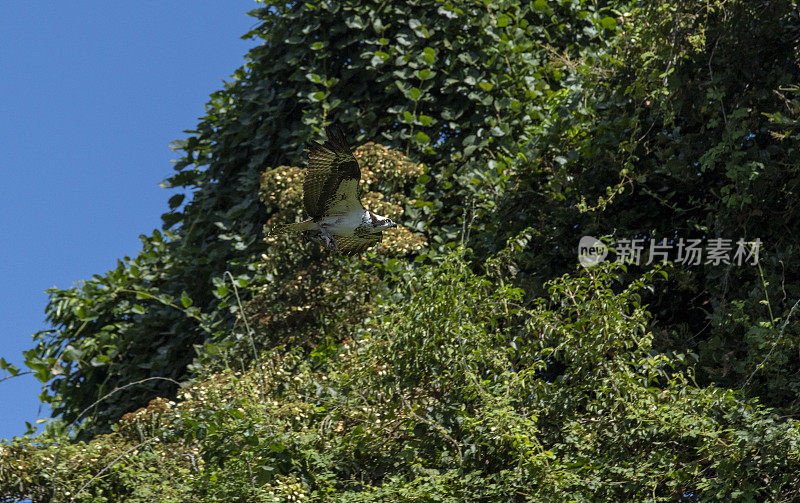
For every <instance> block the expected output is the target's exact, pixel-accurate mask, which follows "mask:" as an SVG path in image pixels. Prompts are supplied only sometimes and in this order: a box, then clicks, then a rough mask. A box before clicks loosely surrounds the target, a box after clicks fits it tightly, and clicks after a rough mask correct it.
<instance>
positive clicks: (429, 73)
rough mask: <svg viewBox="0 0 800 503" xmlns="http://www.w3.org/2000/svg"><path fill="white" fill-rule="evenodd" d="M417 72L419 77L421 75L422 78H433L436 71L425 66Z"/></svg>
mask: <svg viewBox="0 0 800 503" xmlns="http://www.w3.org/2000/svg"><path fill="white" fill-rule="evenodd" d="M415 73H416V74H417V77H419V78H420V79H422V80H428V79H432V78H433V75H434V73H433V72H432V71H430V70H428V69H427V68H423V69H422V70H419V71H417V72H415Z"/></svg>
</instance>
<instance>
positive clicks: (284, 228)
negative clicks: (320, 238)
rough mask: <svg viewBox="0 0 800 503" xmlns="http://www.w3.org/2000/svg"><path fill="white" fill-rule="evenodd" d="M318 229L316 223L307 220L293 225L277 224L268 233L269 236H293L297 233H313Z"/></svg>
mask: <svg viewBox="0 0 800 503" xmlns="http://www.w3.org/2000/svg"><path fill="white" fill-rule="evenodd" d="M318 229H319V225H317V223H316V222H314V221H313V220H311V219H309V220H305V221H303V222H298V223H295V224H278V225H276V226H275V227H273V228H272V229H271V230H270V231H269V235H270V236H275V235H278V234H295V233H298V232H303V231H314V230H318Z"/></svg>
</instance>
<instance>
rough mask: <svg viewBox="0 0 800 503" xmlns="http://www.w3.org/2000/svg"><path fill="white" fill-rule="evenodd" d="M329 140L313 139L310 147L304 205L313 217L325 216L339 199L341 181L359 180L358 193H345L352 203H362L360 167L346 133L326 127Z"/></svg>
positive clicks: (304, 188) (356, 185) (335, 128)
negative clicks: (359, 192) (359, 189)
mask: <svg viewBox="0 0 800 503" xmlns="http://www.w3.org/2000/svg"><path fill="white" fill-rule="evenodd" d="M325 133H326V134H327V136H328V141H326V142H325V143H324V144H323V145H320V144H319V143H317V142H311V143H310V144H309V149H308V172H307V173H306V179H305V182H304V183H303V205H304V206H305V208H306V212H307V213H308V214H309V216H310V217H311V218H320V217H323V216H325V214H326V211H327V210H328V209H329V208H330V206H331V205H332V204H334V203H335V202H337V201H339V200H341V195H340V197H339V198H337V190H338V189H339V184H341V183H342V181H344V180H353V179H355V180H356V183H355V187H356V191H355V192H356V193H355V194H345V196H346V197H347V199H351V200H352V201H349V204H359V205H360V204H361V203H360V198H359V195H358V180H360V179H361V169H360V168H359V167H358V162H357V161H356V158H355V157H354V156H353V154H352V152H351V151H350V145H348V143H347V139H345V137H344V133H343V132H342V130H341V129H340V128H338V127H328V128H326V129H325Z"/></svg>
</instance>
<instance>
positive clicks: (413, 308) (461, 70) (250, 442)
mask: <svg viewBox="0 0 800 503" xmlns="http://www.w3.org/2000/svg"><path fill="white" fill-rule="evenodd" d="M264 3H265V6H264V7H263V8H260V9H257V10H256V11H254V12H253V14H254V15H255V16H257V17H258V18H259V19H260V24H259V25H258V26H257V27H256V28H255V29H254V30H253V31H252V32H251V33H250V34H249V36H257V37H261V38H262V39H263V40H264V43H263V44H262V45H260V46H259V47H257V48H255V49H253V50H252V51H251V52H250V54H249V55H248V64H247V65H246V66H245V67H244V68H242V69H240V70H237V71H236V72H235V74H234V80H233V81H232V82H230V83H228V84H226V86H225V88H224V89H223V90H221V91H219V92H217V93H214V94H213V95H212V98H211V101H210V103H209V104H208V107H207V116H206V117H204V118H203V119H202V121H201V122H200V124H199V125H198V126H197V128H196V129H195V130H194V131H192V134H193V136H192V137H190V138H189V139H188V140H186V141H183V142H177V143H176V148H177V149H179V150H181V151H182V154H181V155H182V158H181V159H180V160H179V161H178V162H177V164H176V166H175V168H176V173H175V174H174V175H173V176H172V177H170V178H169V179H168V180H167V181H166V182H165V186H168V187H175V188H180V189H184V190H185V191H187V192H188V191H191V192H192V193H193V196H192V198H191V200H189V201H188V202H184V199H183V197H182V196H181V195H176V196H173V197H172V198H171V199H170V200H169V205H170V212H169V213H167V214H165V215H164V222H165V229H164V231H163V232H161V231H156V232H154V234H153V235H152V236H143V237H142V240H143V243H144V246H143V250H142V252H141V253H140V254H139V255H138V256H137V257H135V258H127V257H126V258H125V259H124V260H122V261H120V263H119V265H118V267H117V268H116V269H115V270H114V271H110V272H109V273H107V274H105V275H102V276H100V275H98V276H94V277H93V278H92V279H91V280H88V281H86V282H84V283H82V284H81V285H79V286H77V287H75V288H72V289H68V290H53V291H51V302H50V304H49V306H48V310H47V313H48V319H49V320H50V321H51V322H52V323H53V326H54V329H53V330H52V331H48V332H43V333H40V334H37V336H36V337H37V346H36V347H34V348H33V349H31V350H30V351H28V352H27V353H26V359H27V365H28V366H29V367H30V368H31V372H33V373H35V374H36V376H37V377H38V378H39V379H40V380H42V381H43V382H46V383H48V393H47V394H46V395H45V396H44V399H45V400H48V401H50V402H51V403H52V404H53V405H54V410H55V412H56V413H57V414H60V415H61V421H56V422H53V423H52V424H51V425H49V427H48V429H47V430H46V433H45V435H44V436H43V437H42V438H41V442H40V444H36V445H34V443H32V442H31V441H30V439H27V438H23V439H17V440H14V441H12V442H11V443H9V444H8V445H6V446H4V447H3V449H4V450H3V454H2V456H0V481H1V482H0V487H1V488H2V490H3V491H5V492H6V493H7V494H10V495H11V496H9V497H17V496H19V497H22V496H23V495H28V496H35V497H36V498H38V499H39V500H42V501H45V500H46V501H49V500H52V501H66V500H67V496H65V495H66V491H69V492H70V493H71V494H75V493H77V492H79V491H81V488H83V491H82V493H81V497H84V498H86V499H87V500H90V499H91V498H98V499H100V498H103V497H108V498H109V500H114V498H117V499H118V500H119V499H125V500H126V501H137V498H138V499H141V500H145V499H147V500H148V501H151V500H152V499H153V498H159V497H160V498H167V499H168V498H174V499H176V500H181V501H231V500H233V501H274V500H276V499H277V500H278V501H282V500H283V501H297V500H301V499H306V498H308V499H312V500H318V501H330V500H339V501H378V500H380V501H385V500H390V501H439V500H441V501H507V500H514V501H518V500H531V501H562V500H563V501H675V500H683V501H695V500H699V501H730V500H741V501H763V500H785V501H790V500H795V499H798V498H800V496H798V494H797V488H798V487H800V484H798V480H797V473H798V472H800V466H798V463H800V455H799V454H798V453H800V448H799V447H798V439H799V435H800V429H799V428H798V423H797V422H796V421H795V420H794V419H791V418H793V417H796V415H797V410H798V402H797V389H798V388H800V372H799V371H800V367H798V365H800V363H798V359H797V358H792V355H794V354H796V348H797V346H798V344H800V332H798V329H797V327H798V325H797V323H796V321H797V317H798V316H800V313H798V312H797V311H798V309H797V308H798V306H800V301H798V300H797V299H798V298H800V289H798V285H800V281H798V280H800V277H799V276H798V271H800V263H798V256H800V253H798V252H800V250H799V249H798V240H797V239H796V234H797V229H796V225H794V222H797V221H798V219H799V218H798V217H800V214H798V211H799V210H800V206H798V204H797V198H796V197H795V196H796V192H797V188H798V183H799V181H800V178H798V168H797V166H798V162H797V161H798V155H797V154H798V147H797V146H798V141H800V134H798V124H800V122H799V121H798V119H799V115H800V92H799V91H800V87H798V86H800V75H798V73H800V60H798V57H799V56H798V54H800V53H798V52H797V50H796V49H797V32H798V30H800V9H798V7H797V5H795V4H796V3H795V2H792V1H791V0H768V1H766V2H750V1H746V0H725V1H722V0H719V1H711V2H708V1H705V0H703V1H700V0H693V1H686V2H673V1H668V0H664V1H659V2H644V3H642V2H623V1H614V2H602V3H601V4H597V3H593V2H584V1H578V0H575V1H545V0H536V1H533V2H522V3H520V2H506V1H501V2H465V1H460V0H457V1H433V0H432V1H427V0H422V1H414V2H373V1H368V0H359V1H358V2H350V3H346V4H341V3H336V2H327V1H322V0H320V1H312V2H307V3H300V4H294V3H288V4H287V3H279V2H264ZM732 27H733V28H732ZM334 122H335V123H338V124H341V125H342V126H343V127H344V128H345V129H346V130H349V131H348V132H349V133H350V137H351V139H352V141H353V143H354V145H361V146H360V147H359V149H358V150H357V155H358V156H360V157H361V163H362V166H363V167H364V170H363V173H362V174H363V177H362V187H363V188H364V189H365V197H364V200H365V204H366V205H367V206H368V207H370V208H373V209H376V210H377V211H378V212H379V213H382V214H389V215H391V216H393V217H395V220H397V221H399V222H401V223H402V224H403V226H402V227H401V228H400V229H398V231H397V233H395V234H392V235H389V236H387V238H386V240H385V242H384V243H382V244H381V245H380V247H376V249H375V250H374V251H373V252H370V253H367V254H366V255H365V256H364V257H356V258H353V257H350V258H347V257H338V256H332V255H328V254H323V253H321V252H320V250H319V248H318V247H316V246H315V245H312V244H309V243H306V242H304V241H302V240H301V239H300V238H299V237H296V236H295V237H286V236H283V237H278V238H275V237H273V238H269V237H266V238H265V232H264V230H265V228H269V227H271V226H273V225H275V224H278V223H284V222H290V221H296V220H298V219H300V218H303V216H302V211H301V204H300V193H301V190H300V189H301V183H302V172H301V169H300V168H299V167H297V166H298V165H300V164H301V162H300V161H301V150H302V148H303V146H304V145H305V144H306V143H307V142H308V141H309V140H311V139H320V137H321V131H322V128H323V127H324V126H326V125H328V124H331V123H334ZM369 140H374V141H376V142H377V141H379V142H380V143H384V144H386V145H387V146H388V147H391V148H394V149H396V150H388V149H386V148H384V147H382V146H380V145H378V144H377V143H373V142H372V141H369ZM365 142H366V143H365ZM364 143H365V144H364ZM362 144H363V145H362ZM262 203H263V204H262ZM264 224H266V227H264ZM583 235H594V236H610V237H611V238H616V239H620V238H622V239H624V238H636V237H641V238H643V239H644V240H645V241H644V245H645V248H647V246H648V245H649V243H650V242H655V241H659V240H660V239H662V238H669V239H679V238H703V239H705V240H706V242H707V240H708V239H712V238H730V239H733V240H734V241H735V240H736V239H738V238H744V239H746V240H748V241H752V240H754V239H756V238H759V239H760V240H761V241H762V242H763V244H764V249H762V252H761V256H760V259H759V261H758V264H757V265H743V266H737V265H730V264H722V265H713V264H702V265H700V266H696V267H680V266H673V265H667V266H665V267H664V268H663V269H654V270H650V269H646V268H644V267H634V266H631V267H630V268H629V269H626V268H624V267H617V266H613V265H608V264H606V265H603V266H599V267H597V268H594V269H592V270H589V271H581V272H580V273H577V274H576V273H575V267H576V266H575V261H576V253H575V244H576V243H577V241H578V239H579V238H580V237H581V236H583ZM459 245H462V247H460V246H459ZM226 271H230V273H231V274H230V276H228V275H227V274H225V272H226ZM662 276H663V277H662ZM240 300H244V305H241V304H240V302H239V301H240ZM195 350H196V351H197V354H195ZM0 367H1V368H2V369H3V370H5V371H6V372H8V373H10V374H11V376H14V375H19V374H20V371H19V369H17V368H15V367H13V366H11V365H9V364H7V363H6V362H5V361H4V360H0ZM234 369H236V370H234ZM187 370H188V371H190V372H192V373H193V375H194V376H196V377H197V378H198V379H199V380H200V381H202V382H199V383H197V384H195V385H194V386H191V387H188V388H186V389H184V390H182V393H181V396H180V402H179V403H177V404H175V406H174V407H173V406H172V405H170V406H168V407H167V406H165V405H164V403H168V402H166V401H164V400H162V401H159V400H156V401H154V402H151V405H150V406H149V407H148V408H147V409H142V410H140V411H139V412H137V413H135V414H132V415H128V416H124V417H123V414H124V413H126V412H130V411H131V410H134V409H135V408H136V407H137V406H141V405H143V404H145V403H147V402H148V400H150V399H152V398H154V397H157V396H164V397H166V398H167V399H168V398H172V397H174V396H175V392H176V387H177V386H176V383H174V382H172V381H171V379H180V378H183V377H186V373H187ZM212 371H217V372H218V373H217V374H213V375H211V374H210V373H211V372H212ZM204 379H205V380H204ZM203 380H204V381H203ZM120 417H123V418H122V420H120V421H117V420H118V419H119V418H120ZM87 419H88V420H87ZM80 421H84V425H83V427H84V429H83V430H82V433H81V435H82V437H83V438H86V439H88V438H90V437H91V436H92V435H95V434H96V433H97V432H101V431H107V430H109V429H111V428H112V427H113V428H114V430H115V432H114V433H113V434H110V435H108V436H98V437H96V438H95V439H94V440H92V441H91V442H90V443H88V444H80V443H69V442H68V441H66V439H67V438H69V437H67V436H66V433H65V430H68V428H67V425H69V424H71V423H73V422H80ZM156 438H158V439H159V441H158V442H156V441H155V440H153V439H156ZM143 442H145V443H144V444H142V448H141V449H139V448H138V447H137V448H136V449H135V450H136V452H135V453H133V451H130V452H128V450H129V449H131V447H133V446H136V445H138V444H140V443H143ZM162 442H163V443H162ZM84 445H86V446H98V448H100V449H101V450H102V449H108V456H107V457H103V458H102V459H101V458H97V459H95V457H96V456H95V457H90V458H88V459H86V458H85V457H82V455H80V454H78V452H79V451H78V450H77V449H82V448H84ZM76 446H77V447H76ZM85 448H86V449H89V447H85ZM93 448H94V447H93ZM62 452H63V453H66V454H68V455H70V456H72V458H70V461H69V462H67V459H66V458H61V457H60V456H61V454H62ZM80 452H82V451H80ZM87 452H90V451H88V450H87ZM91 452H94V451H91ZM104 452H105V451H104ZM132 453H133V454H132ZM17 458H20V459H24V462H23V463H22V464H20V463H17V464H15V462H16V460H17ZM109 458H111V459H109ZM117 458H119V459H117ZM114 460H116V461H114ZM112 461H113V462H112ZM20 466H21V468H20ZM109 466H118V467H119V468H116V469H113V470H112V468H108V469H106V470H104V468H105V467H109ZM162 466H163V467H168V469H167V470H166V471H164V469H163V468H161V467H162ZM151 469H153V470H156V471H158V470H161V472H163V473H170V474H176V475H175V477H174V478H172V479H168V478H163V477H162V478H161V479H157V478H155V477H150V476H149V475H147V476H145V474H144V472H145V471H149V470H151ZM6 481H8V482H6ZM2 484H5V485H2ZM137 491H138V492H137ZM159 491H160V492H159ZM6 493H0V494H3V495H5V494H6ZM107 495H110V496H107ZM59 498H60V499H59Z"/></svg>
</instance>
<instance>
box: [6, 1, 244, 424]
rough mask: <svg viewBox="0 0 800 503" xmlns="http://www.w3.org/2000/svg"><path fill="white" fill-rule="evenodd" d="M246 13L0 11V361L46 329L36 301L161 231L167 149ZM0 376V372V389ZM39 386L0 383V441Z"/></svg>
mask: <svg viewBox="0 0 800 503" xmlns="http://www.w3.org/2000/svg"><path fill="white" fill-rule="evenodd" d="M256 7H258V4H256V3H255V2H254V1H253V0H224V1H221V0H167V1H164V0H158V1H156V0H139V1H136V2H108V1H101V0H75V1H72V2H40V1H31V0H4V1H3V2H0V151H1V152H2V153H1V154H0V174H2V181H0V281H2V283H1V284H2V286H1V287H0V341H2V344H0V356H3V357H5V358H6V360H9V361H11V362H12V363H15V364H16V365H18V366H20V367H23V359H22V355H21V353H20V352H21V351H22V350H24V349H29V348H30V347H31V346H32V342H31V338H30V336H31V334H33V333H34V332H36V331H38V330H42V329H44V328H48V327H47V326H46V325H45V323H44V308H45V305H46V303H47V295H46V294H45V293H44V290H45V289H47V288H50V287H53V286H56V287H58V288H67V287H70V286H72V285H73V284H74V283H75V282H76V281H79V280H81V279H85V278H89V277H91V275H92V274H96V273H104V272H105V271H107V270H109V269H111V268H113V267H114V266H115V264H116V260H117V258H119V257H122V256H124V255H135V254H136V253H137V252H138V251H139V250H140V248H141V247H140V242H139V239H138V236H139V235H140V234H148V233H150V232H152V230H153V229H155V228H158V227H160V224H161V221H160V218H159V217H160V215H161V213H163V212H164V211H166V210H167V199H168V198H169V196H170V195H172V193H171V192H170V191H167V190H164V189H161V188H159V187H158V182H160V181H161V180H163V179H164V178H166V177H167V176H169V175H170V173H172V172H173V171H172V167H171V164H170V163H169V161H170V160H171V159H174V158H176V154H175V153H174V152H172V151H171V150H170V149H169V148H168V145H169V143H170V142H171V141H172V140H175V139H182V138H185V137H186V136H187V135H186V134H185V133H183V131H184V130H185V129H193V128H194V126H195V125H196V124H197V122H198V120H197V119H198V118H199V117H201V116H202V115H204V104H205V102H206V101H207V99H208V95H209V94H210V93H212V92H213V91H215V90H217V89H219V88H220V87H221V86H222V82H221V80H222V79H225V80H230V77H229V76H230V75H231V73H233V71H234V70H235V69H236V68H238V67H239V66H241V65H242V64H243V61H244V60H243V57H244V55H245V54H246V53H247V50H248V49H249V48H251V47H252V46H254V45H255V44H256V43H257V42H254V41H252V40H251V41H244V40H241V39H240V36H241V35H243V34H244V33H246V32H247V31H248V30H249V29H250V28H251V27H252V26H254V24H255V23H256V20H255V19H254V18H252V17H250V16H247V15H246V13H247V12H248V11H250V10H252V9H254V8H256ZM4 375H6V374H5V372H0V377H3V376H4ZM40 391H41V384H40V383H38V381H36V380H35V379H33V378H32V377H30V376H23V377H18V378H15V379H10V380H7V381H4V382H0V403H2V406H0V438H10V437H11V436H14V435H21V434H22V433H24V431H25V421H30V422H34V421H35V420H36V419H37V417H43V418H45V417H49V412H48V411H47V410H42V411H41V412H39V401H38V400H37V398H36V396H37V395H38V394H39V393H40Z"/></svg>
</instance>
